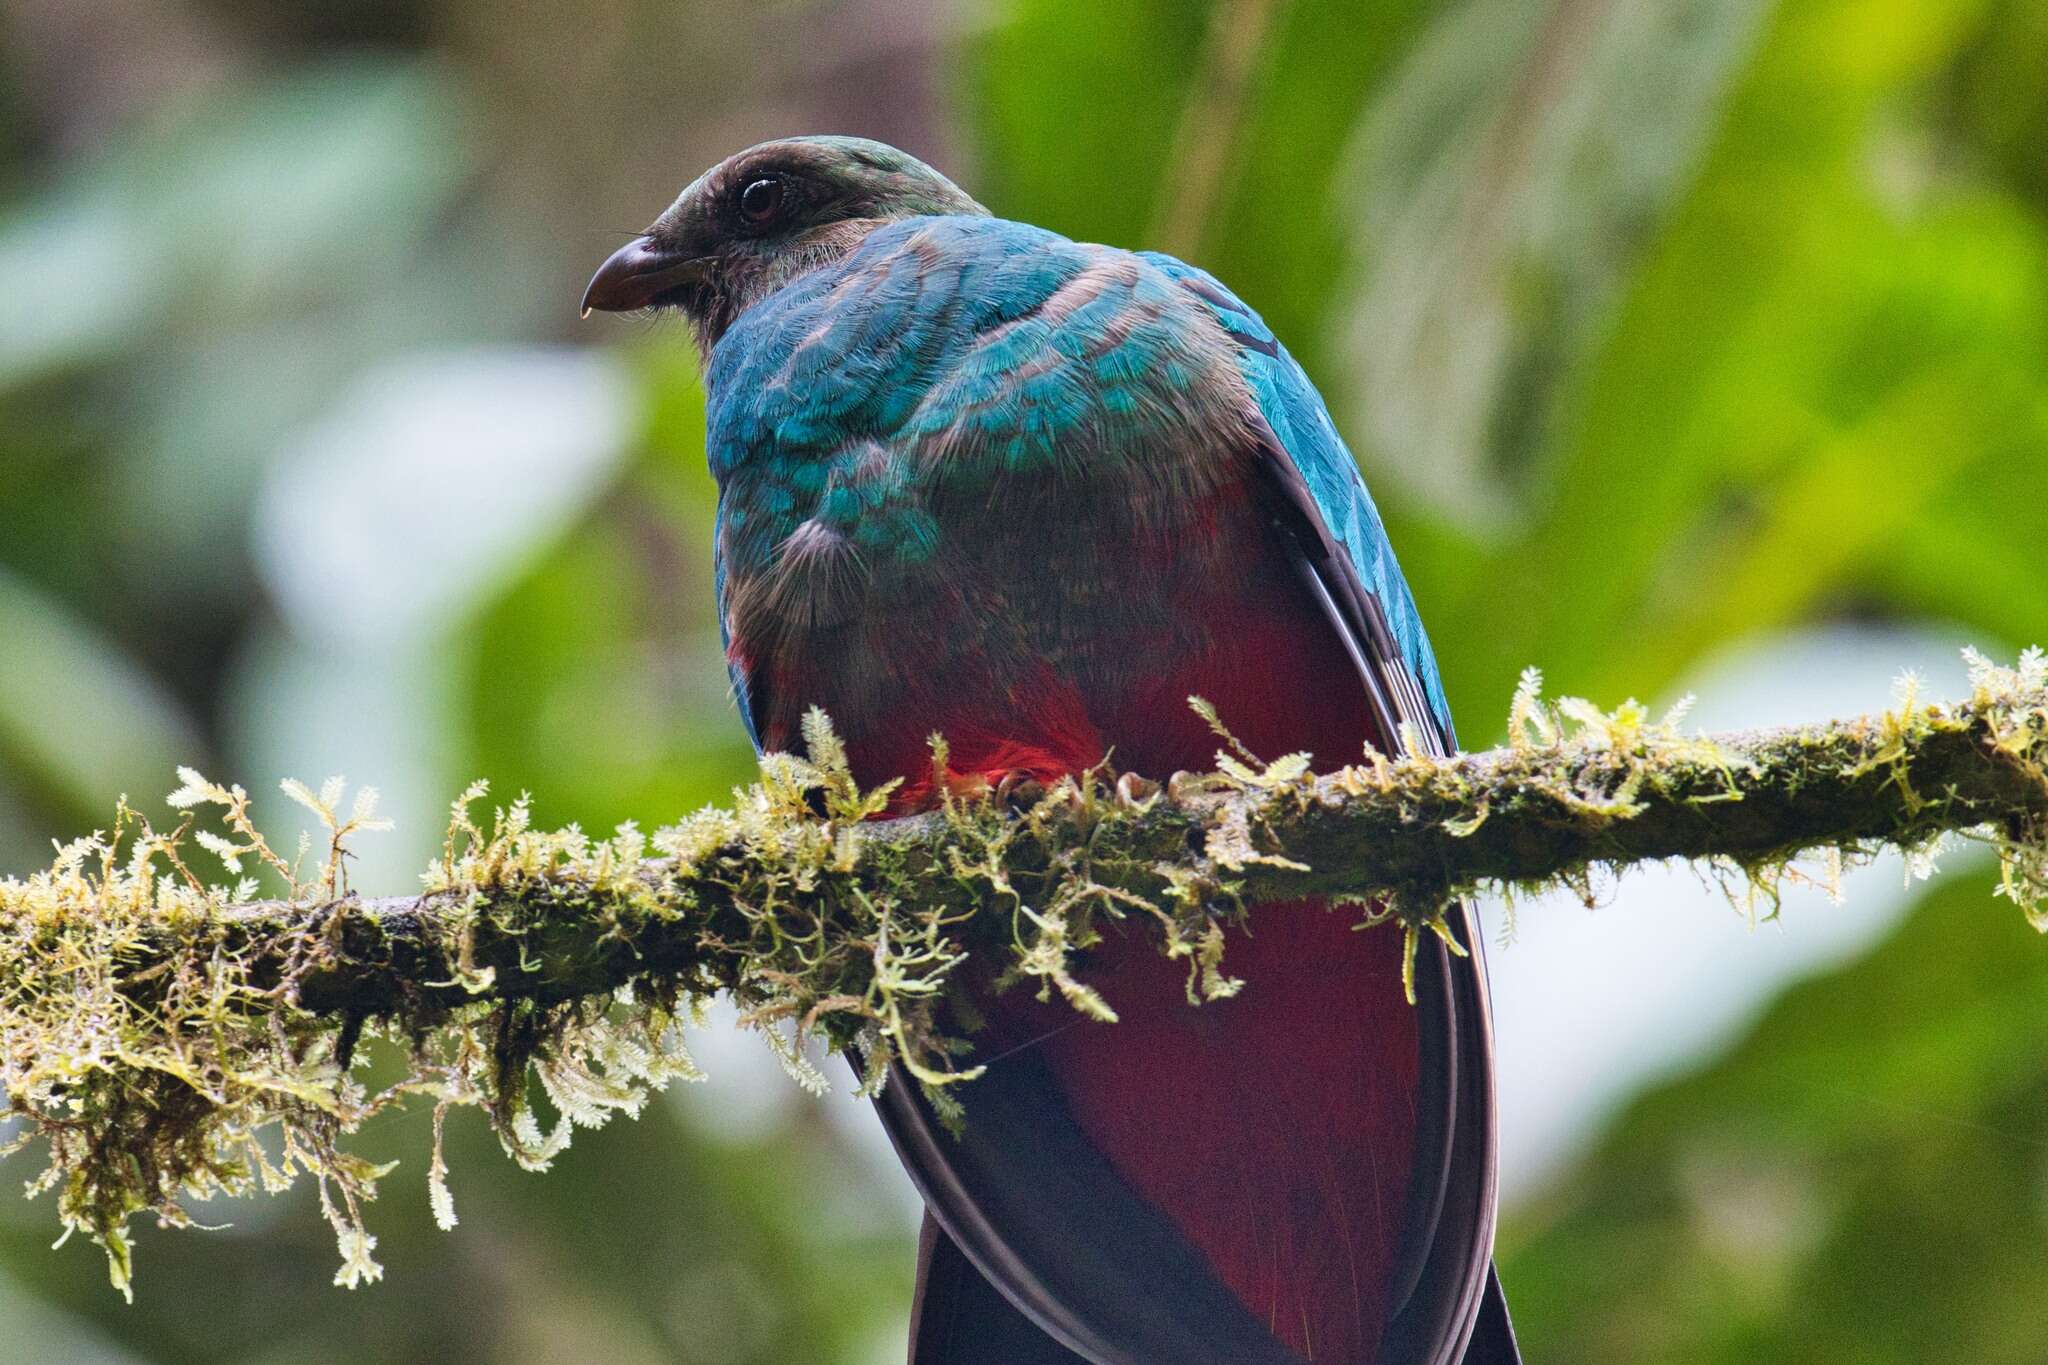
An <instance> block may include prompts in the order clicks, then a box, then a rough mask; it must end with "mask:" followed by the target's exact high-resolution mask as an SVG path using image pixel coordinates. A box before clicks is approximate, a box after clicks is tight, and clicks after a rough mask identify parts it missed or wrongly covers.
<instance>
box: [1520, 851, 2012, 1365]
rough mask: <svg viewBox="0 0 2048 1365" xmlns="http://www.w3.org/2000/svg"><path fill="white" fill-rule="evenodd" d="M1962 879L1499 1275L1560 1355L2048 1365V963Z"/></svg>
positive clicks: (1614, 1165) (1588, 1165)
mask: <svg viewBox="0 0 2048 1365" xmlns="http://www.w3.org/2000/svg"><path fill="white" fill-rule="evenodd" d="M1983 911H1984V905H1983V897H1982V896H1981V895H1979V894H1978V893H1977V892H1976V891H1974V890H1973V889H1971V888H1970V887H1969V885H1968V884H1967V881H1966V880H1965V877H1964V876H1957V877H1955V878H1953V879H1952V880H1950V881H1949V882H1947V883H1946V884H1945V885H1944V886H1942V887H1940V888H1937V889H1936V890H1935V891H1933V892H1932V893H1931V894H1929V895H1928V896H1927V897H1926V898H1925V900H1924V901H1923V902H1922V904H1921V905H1920V906H1919V908H1918V909H1917V910H1916V911H1915V912H1914V913H1913V915H1912V916H1911V918H1910V919H1908V920H1907V921H1906V923H1905V924H1904V925H1903V926H1902V927H1901V928H1900V930H1899V931H1898V932H1897V933H1896V934H1894V935H1893V936H1892V938H1891V939H1890V940H1889V941H1888V942H1886V943H1885V944H1884V945H1883V946H1882V947H1880V948H1878V949H1877V950H1876V951H1875V952H1873V953H1871V954H1870V955H1869V956H1868V957H1867V958H1865V959H1864V960H1862V961H1860V962H1857V963H1854V964H1853V965H1851V966H1848V967H1845V968H1842V969H1840V970H1838V971H1835V972H1831V973H1829V974H1828V975H1826V976H1824V977H1821V978H1818V979H1815V980H1811V981H1808V982H1805V983H1803V984H1801V985H1798V986H1795V987H1793V988H1792V989H1791V990H1789V991H1787V992H1786V994H1785V995H1784V996H1783V998H1781V999H1780V1000H1779V1001H1778V1002H1777V1003H1776V1004H1775V1005H1774V1006H1773V1007H1772V1008H1771V1009H1770V1010H1769V1011H1768V1012H1767V1013H1765V1014H1764V1015H1763V1017H1762V1018H1760V1019H1759V1020H1758V1021H1757V1023H1756V1025H1755V1028H1754V1030H1753V1031H1752V1032H1751V1033H1750V1034H1749V1035H1748V1036H1747V1037H1745V1038H1744V1039H1743V1040H1742V1042H1741V1043H1740V1044H1739V1045H1737V1046H1736V1047H1734V1048H1733V1049H1732V1050H1730V1051H1729V1053H1728V1054H1727V1055H1726V1056H1724V1057H1720V1058H1717V1059H1716V1060H1714V1061H1713V1062H1711V1063H1710V1064H1708V1065H1706V1066H1704V1067H1702V1068H1700V1069H1699V1070H1698V1071H1697V1072H1695V1073H1693V1074H1690V1075H1688V1076H1685V1077H1683V1078H1681V1079H1679V1080H1676V1081H1674V1082H1672V1083H1670V1084H1667V1085H1660V1086H1658V1087H1656V1088H1655V1089H1654V1090H1652V1091H1651V1092H1650V1093H1648V1094H1646V1095H1644V1096H1643V1097H1642V1098H1640V1099H1639V1100H1637V1101H1636V1102H1635V1103H1634V1104H1632V1105H1631V1106H1629V1108H1628V1110H1627V1111H1626V1112H1625V1113H1624V1114H1623V1115H1622V1116H1621V1118H1620V1119H1619V1120H1618V1121H1617V1122H1616V1123H1615V1125H1614V1127H1613V1129H1612V1131H1611V1132H1610V1133H1609V1134H1608V1135H1607V1137H1606V1138H1605V1139H1604V1140H1603V1141H1601V1142H1600V1143H1599V1144H1598V1145H1597V1146H1596V1147H1595V1148H1594V1149H1593V1150H1592V1151H1590V1152H1588V1153H1587V1154H1586V1155H1585V1157H1584V1158H1583V1160H1582V1162H1581V1164H1580V1167H1579V1169H1578V1171H1577V1172H1576V1173H1575V1174H1574V1175H1573V1176H1572V1177H1570V1178H1569V1179H1567V1180H1565V1181H1564V1182H1563V1183H1562V1184H1561V1185H1560V1186H1559V1188H1557V1189H1556V1190H1555V1191H1553V1192H1552V1193H1551V1194H1550V1195H1549V1196H1548V1197H1546V1198H1543V1199H1540V1200H1537V1201H1535V1203H1534V1204H1533V1205H1532V1206H1531V1207H1529V1208H1528V1209H1526V1210H1524V1211H1523V1213H1522V1216H1521V1217H1520V1219H1519V1220H1518V1226H1517V1228H1516V1233H1515V1236H1514V1237H1513V1238H1512V1239H1511V1248H1512V1249H1511V1252H1510V1254H1509V1255H1508V1256H1507V1258H1506V1260H1505V1263H1504V1264H1503V1266H1502V1268H1501V1273H1502V1275H1503V1277H1504V1278H1505V1279H1506V1282H1507V1283H1509V1284H1511V1285H1514V1286H1515V1288H1516V1303H1515V1308H1516V1312H1517V1316H1518V1320H1519V1323H1520V1325H1521V1327H1522V1329H1523V1331H1524V1333H1525V1334H1526V1335H1527V1337H1528V1339H1529V1341H1530V1344H1531V1348H1532V1351H1533V1350H1534V1349H1535V1348H1536V1346H1537V1344H1538V1343H1540V1344H1541V1348H1542V1349H1543V1350H1544V1351H1545V1352H1547V1353H1548V1355H1549V1356H1550V1358H1552V1359H1556V1360H1573V1361H1584V1362H1587V1365H1600V1362H1607V1361H1613V1362H1635V1361H1642V1360H1673V1361H1677V1360H1683V1361H1689V1362H1690V1361H1696V1362H1700V1363H1701V1365H1712V1362H1723V1361H1725V1362H1729V1365H1735V1363H1736V1362H1748V1361H1758V1360H1854V1361H1859V1362H1870V1363H1871V1365H1942V1363H1943V1362H1956V1365H1961V1363H1962V1362H1965V1361H1972V1362H1974V1361H1985V1360H2001V1361H2003V1360H2011V1361H2023V1360H2038V1359H2040V1358H2041V1349H2042V1341H2043V1338H2042V1325H2041V1318H2040V1314H2039V1313H2037V1312H2036V1311H2035V1305H2037V1304H2038V1303H2040V1302H2041V1297H2042V1295H2043V1294H2044V1293H2048V1266H2044V1265H2043V1263H2042V1259H2041V1256H2040V1254H2039V1253H2040V1247H2041V1239H2042V1225H2043V1214H2044V1195H2043V1188H2044V1187H2043V1183H2042V1173H2043V1165H2044V1161H2048V1137H2044V1134H2048V1072H2044V1070H2043V1068H2042V1065H2041V1059H2040V1056H2039V1048H2038V1047H2037V1046H2036V1044H2037V1043H2038V1040H2039V1038H2040V1036H2041V1030H2042V1029H2043V1028H2044V1027H2048V955H2044V954H2043V953H2042V952H2041V945H2040V941H2039V938H2038V936H2037V935H2035V934H2034V933H2033V932H2032V931H2031V930H2029V929H2027V928H2026V927H2025V926H2024V925H2022V924H2020V923H2019V921H2017V920H2015V919H2012V918H2010V917H2008V918H2005V919H2000V918H1998V917H1997V916H1991V915H1986V914H1984V913H1983Z"/></svg>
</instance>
